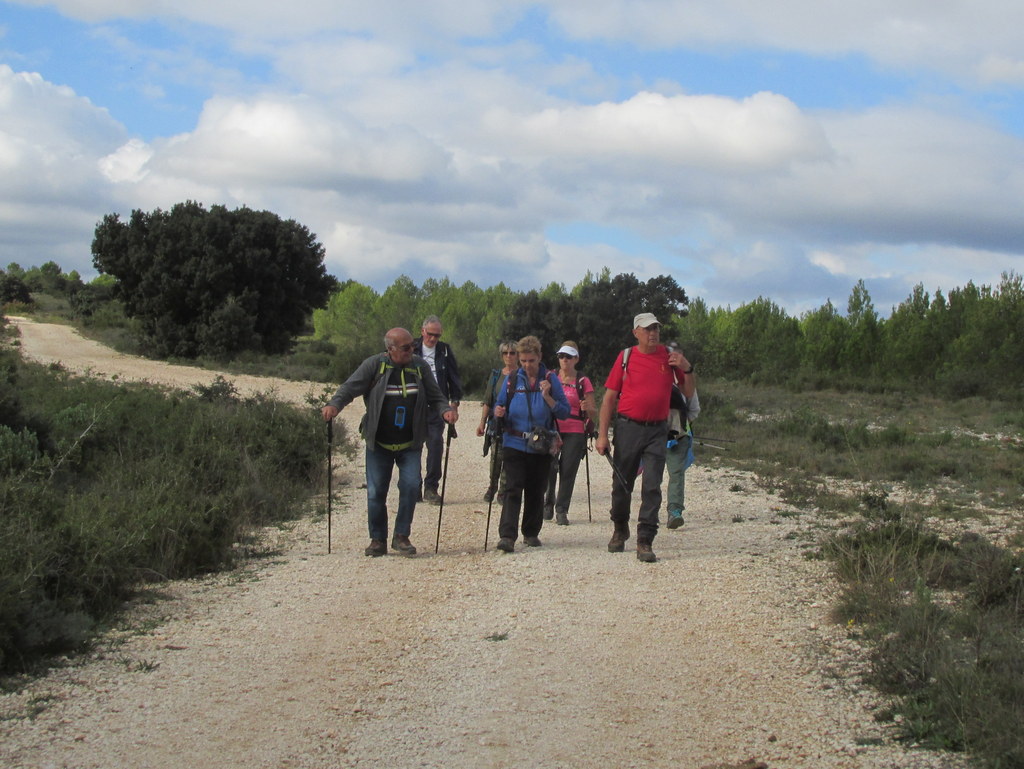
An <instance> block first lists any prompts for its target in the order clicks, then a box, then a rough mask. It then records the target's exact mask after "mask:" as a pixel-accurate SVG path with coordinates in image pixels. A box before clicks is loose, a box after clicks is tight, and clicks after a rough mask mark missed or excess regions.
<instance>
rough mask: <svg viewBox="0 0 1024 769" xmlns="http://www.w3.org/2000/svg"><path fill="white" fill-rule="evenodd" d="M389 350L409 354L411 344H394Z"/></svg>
mask: <svg viewBox="0 0 1024 769" xmlns="http://www.w3.org/2000/svg"><path fill="white" fill-rule="evenodd" d="M391 349H392V350H398V351H400V352H410V351H411V350H412V344H396V345H395V346H394V347H392V348H391Z"/></svg>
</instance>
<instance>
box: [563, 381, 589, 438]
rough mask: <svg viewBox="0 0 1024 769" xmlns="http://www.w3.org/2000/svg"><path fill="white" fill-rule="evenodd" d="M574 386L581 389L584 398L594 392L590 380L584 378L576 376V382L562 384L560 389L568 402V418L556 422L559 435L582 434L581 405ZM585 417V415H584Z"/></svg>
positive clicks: (578, 394) (577, 390)
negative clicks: (563, 391)
mask: <svg viewBox="0 0 1024 769" xmlns="http://www.w3.org/2000/svg"><path fill="white" fill-rule="evenodd" d="M576 385H579V386H580V387H582V388H583V397H584V398H585V397H586V396H587V394H588V393H592V392H594V385H593V384H591V382H590V379H588V378H587V377H585V376H579V375H577V376H576V381H575V382H574V383H572V384H566V383H565V382H562V389H564V390H565V399H566V400H567V401H569V414H570V416H569V418H568V419H559V420H558V432H560V433H582V432H584V430H583V424H584V422H583V419H580V418H579V417H580V412H581V411H582V409H581V404H580V393H579V389H577V387H576ZM584 416H585V415H584Z"/></svg>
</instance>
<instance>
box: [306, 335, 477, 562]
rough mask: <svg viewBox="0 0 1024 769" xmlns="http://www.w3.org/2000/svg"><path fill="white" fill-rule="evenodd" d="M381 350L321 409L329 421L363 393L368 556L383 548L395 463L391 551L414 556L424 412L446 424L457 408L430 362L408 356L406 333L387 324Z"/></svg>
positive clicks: (452, 420) (455, 417) (382, 551)
mask: <svg viewBox="0 0 1024 769" xmlns="http://www.w3.org/2000/svg"><path fill="white" fill-rule="evenodd" d="M384 346H385V347H386V352H383V353H378V354H377V355H371V356H370V357H369V358H367V359H366V360H364V361H363V362H362V363H360V364H359V367H358V368H357V369H356V370H355V371H354V372H353V373H352V375H351V376H350V377H349V378H348V379H346V380H345V382H344V384H342V385H341V387H339V388H338V391H337V392H336V393H334V397H333V398H331V400H330V401H328V403H327V405H326V406H324V407H323V410H322V411H321V413H322V414H323V418H324V421H325V422H330V421H331V420H332V419H334V417H336V416H337V415H338V414H339V412H340V411H341V410H342V409H343V408H345V406H347V405H348V404H349V403H351V402H352V401H353V400H355V399H356V397H357V396H360V395H361V396H363V402H364V403H365V404H366V416H365V417H363V421H362V423H361V424H360V428H359V429H360V432H361V433H362V436H363V438H364V439H365V440H366V514H367V522H368V524H369V528H370V545H369V547H367V548H366V550H365V553H366V555H369V556H374V557H376V556H380V555H385V554H386V553H387V551H388V548H387V538H388V510H387V496H388V489H389V487H390V486H391V474H392V471H393V469H394V467H395V465H397V466H398V515H397V516H396V517H395V535H394V537H393V538H392V540H391V549H392V550H397V551H398V552H400V553H402V554H403V555H415V554H416V548H415V547H414V546H413V544H412V543H411V542H410V541H409V533H410V531H411V530H412V518H413V513H414V512H415V510H416V501H417V499H418V498H419V493H420V454H421V452H422V449H423V443H424V441H425V440H426V439H427V411H428V409H430V410H433V411H434V412H435V413H439V414H440V415H441V418H442V419H444V421H445V422H448V423H449V424H454V423H455V422H456V420H458V418H459V414H458V411H456V410H455V409H453V408H452V407H451V406H449V405H448V400H447V398H445V396H444V395H443V394H442V393H441V389H440V388H439V387H438V386H437V380H436V379H434V375H433V374H432V373H431V371H430V366H428V365H427V364H426V362H425V361H424V360H423V359H422V358H420V357H419V356H417V355H413V352H412V348H413V342H412V334H410V333H409V332H408V331H407V330H406V329H404V328H393V329H391V330H390V331H388V333H387V334H385V335H384Z"/></svg>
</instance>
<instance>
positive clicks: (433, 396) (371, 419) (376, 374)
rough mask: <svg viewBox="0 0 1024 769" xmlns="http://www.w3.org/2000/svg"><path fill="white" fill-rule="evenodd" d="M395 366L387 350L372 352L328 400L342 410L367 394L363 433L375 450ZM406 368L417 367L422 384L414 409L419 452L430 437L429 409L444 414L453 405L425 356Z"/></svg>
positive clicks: (415, 358)
mask: <svg viewBox="0 0 1024 769" xmlns="http://www.w3.org/2000/svg"><path fill="white" fill-rule="evenodd" d="M395 365H396V364H395V363H394V362H393V361H392V360H391V357H390V356H389V355H388V354H387V353H386V352H381V353H377V354H376V355H371V356H370V357H369V358H367V359H366V360H364V361H363V362H362V363H360V364H359V367H358V368H357V369H356V370H355V371H353V372H352V375H351V376H350V377H349V378H348V379H346V380H345V382H344V383H343V384H342V385H341V387H339V388H338V391H337V392H336V393H334V397H333V398H331V399H330V400H329V401H328V402H327V405H329V406H334V407H335V408H336V409H338V411H341V410H342V409H343V408H345V407H346V406H347V405H348V404H350V403H351V402H352V401H354V400H355V399H356V398H357V397H358V396H360V395H361V396H363V403H364V404H366V416H364V417H363V420H362V422H360V424H359V432H360V433H361V434H362V436H363V438H364V439H365V440H366V445H367V447H368V448H369V449H370V450H371V451H372V450H373V449H374V448H376V445H377V441H376V436H377V425H378V423H379V422H380V412H381V409H382V408H383V406H384V393H385V392H386V391H387V388H388V377H389V376H390V375H391V371H392V369H393V367H394V366H395ZM382 366H383V370H382ZM405 368H406V369H415V370H416V373H417V376H418V379H419V384H420V389H419V393H418V394H417V396H416V407H415V408H414V409H413V417H412V443H413V445H412V447H411V448H412V449H413V450H416V451H418V450H420V449H421V448H422V447H423V443H424V441H426V439H427V409H428V408H432V409H435V410H436V411H437V413H438V414H444V413H445V412H446V411H452V407H451V406H449V405H448V399H447V398H445V397H444V395H442V394H441V388H440V387H438V386H437V380H436V379H434V374H433V373H432V372H431V370H430V366H428V365H427V362H426V361H425V360H423V358H421V357H420V356H418V355H413V356H412V361H411V362H410V363H409V364H408V365H407V366H405Z"/></svg>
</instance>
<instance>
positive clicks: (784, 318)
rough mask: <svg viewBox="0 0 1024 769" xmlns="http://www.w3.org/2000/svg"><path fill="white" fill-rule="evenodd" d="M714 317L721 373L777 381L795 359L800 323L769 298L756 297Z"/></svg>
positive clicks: (790, 367) (792, 365) (781, 378)
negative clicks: (718, 316)
mask: <svg viewBox="0 0 1024 769" xmlns="http://www.w3.org/2000/svg"><path fill="white" fill-rule="evenodd" d="M716 320H717V323H716V339H715V344H716V345H717V346H718V350H717V353H718V355H719V356H720V360H721V364H720V365H721V372H720V373H722V374H723V375H725V376H731V377H736V378H741V379H751V378H753V379H762V378H763V379H764V381H773V382H778V381H783V380H785V379H787V378H788V377H789V372H791V371H792V370H793V369H794V368H796V366H797V364H798V363H799V358H800V354H799V349H800V324H799V322H798V321H797V320H796V319H795V318H791V317H789V316H788V315H787V314H786V313H785V311H784V310H782V308H780V307H779V306H778V305H777V304H775V303H774V302H772V301H771V300H769V299H765V298H764V297H758V298H757V299H755V300H754V301H753V302H750V303H748V304H745V305H742V306H741V307H739V308H737V309H736V310H735V311H733V312H732V313H730V314H729V315H728V317H720V318H716ZM755 375H756V376H755Z"/></svg>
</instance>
